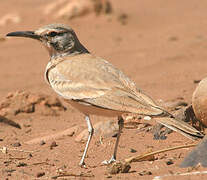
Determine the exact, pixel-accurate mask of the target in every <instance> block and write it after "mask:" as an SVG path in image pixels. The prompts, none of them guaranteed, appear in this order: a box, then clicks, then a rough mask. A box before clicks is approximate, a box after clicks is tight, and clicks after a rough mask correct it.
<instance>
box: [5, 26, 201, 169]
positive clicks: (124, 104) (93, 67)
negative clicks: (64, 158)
mask: <svg viewBox="0 0 207 180" xmlns="http://www.w3.org/2000/svg"><path fill="white" fill-rule="evenodd" d="M7 36H14V37H25V38H32V39H35V40H38V41H40V42H41V43H42V44H43V45H44V46H45V47H46V49H47V50H48V52H49V55H50V60H49V62H48V64H47V66H46V70H45V80H46V81H47V83H48V84H49V85H50V87H51V88H52V89H53V90H54V91H55V92H56V93H57V94H58V95H59V96H61V97H62V98H63V99H64V100H65V101H67V102H68V103H69V104H71V105H72V106H73V107H75V108H77V109H78V110H79V111H80V112H82V113H83V114H84V115H85V121H86V123H87V127H88V133H89V134H88V138H87V142H86V145H85V149H84V152H83V155H82V158H81V160H80V163H79V165H80V166H81V167H85V166H86V164H85V157H86V154H87V151H88V147H89V144H90V141H91V138H92V136H93V133H94V129H93V126H92V123H91V119H90V115H92V114H95V115H100V116H106V117H117V118H118V125H119V130H118V133H117V138H116V142H115V147H114V151H113V155H112V157H111V159H110V160H108V161H104V162H105V164H110V163H113V162H115V161H116V156H117V149H118V144H119V140H120V136H121V132H122V129H123V126H124V119H123V115H124V114H126V113H134V114H139V115H144V116H150V117H152V118H153V117H154V118H156V121H157V122H158V123H160V124H162V125H164V126H166V127H168V128H170V129H172V130H174V131H177V132H179V133H181V134H183V135H184V136H186V137H188V138H191V139H196V138H202V137H203V134H202V133H201V132H199V131H198V130H196V129H195V128H194V127H192V126H190V125H189V124H187V123H185V122H184V121H182V120H179V119H176V118H174V116H173V115H172V114H170V113H169V112H167V111H166V110H164V109H163V108H162V107H160V106H158V105H157V104H156V102H155V101H154V100H153V99H152V98H151V97H150V96H148V95H147V94H145V93H144V92H143V91H142V90H141V89H140V88H138V86H137V85H136V84H135V83H134V82H133V81H132V80H131V79H130V78H128V77H127V75H125V74H124V73H123V72H122V71H120V70H119V69H118V68H116V67H115V66H113V65H112V64H111V63H110V62H108V61H106V60H105V59H103V58H101V57H98V56H96V55H94V54H92V53H90V52H89V51H88V50H87V49H86V48H85V47H84V45H82V44H81V42H80V41H79V39H78V37H77V35H76V33H75V31H74V30H73V29H72V28H71V27H69V26H67V25H63V24H49V25H45V26H43V27H40V28H39V29H37V30H35V31H15V32H10V33H8V34H7Z"/></svg>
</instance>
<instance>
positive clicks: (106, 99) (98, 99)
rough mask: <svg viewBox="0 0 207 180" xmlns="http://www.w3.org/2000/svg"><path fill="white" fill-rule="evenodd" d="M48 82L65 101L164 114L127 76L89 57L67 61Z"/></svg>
mask: <svg viewBox="0 0 207 180" xmlns="http://www.w3.org/2000/svg"><path fill="white" fill-rule="evenodd" d="M48 79H49V82H50V84H51V86H52V88H53V89H54V90H55V91H56V92H57V93H58V94H59V95H61V96H63V97H64V98H66V99H72V100H78V101H82V102H84V103H89V104H91V105H95V106H98V107H102V108H107V109H112V110H118V111H123V112H132V113H138V114H145V115H158V114H162V113H163V110H161V109H160V108H159V107H158V106H157V105H156V104H155V103H154V101H153V100H152V99H151V98H150V97H148V96H147V95H145V94H144V93H143V92H141V91H140V90H139V89H138V88H137V87H136V85H135V83H133V82H132V81H131V80H130V79H129V78H128V77H127V76H126V75H124V74H123V73H122V72H121V71H119V70H118V69H116V68H115V67H114V66H113V65H111V64H110V63H108V62H107V61H105V60H103V59H101V58H98V57H94V56H92V55H90V54H88V55H82V56H81V55H79V56H76V57H75V58H72V59H71V58H65V59H64V60H63V61H62V62H61V63H59V64H57V65H56V66H55V68H52V69H51V70H50V71H49V73H48Z"/></svg>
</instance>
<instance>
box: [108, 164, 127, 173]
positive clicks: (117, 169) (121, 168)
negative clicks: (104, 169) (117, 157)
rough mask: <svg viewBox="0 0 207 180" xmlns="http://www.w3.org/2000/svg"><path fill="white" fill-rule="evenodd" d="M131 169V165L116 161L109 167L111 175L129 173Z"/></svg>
mask: <svg viewBox="0 0 207 180" xmlns="http://www.w3.org/2000/svg"><path fill="white" fill-rule="evenodd" d="M130 169H131V166H130V164H129V163H125V162H119V161H116V162H114V163H112V164H109V166H108V172H109V174H118V173H128V172H129V170H130Z"/></svg>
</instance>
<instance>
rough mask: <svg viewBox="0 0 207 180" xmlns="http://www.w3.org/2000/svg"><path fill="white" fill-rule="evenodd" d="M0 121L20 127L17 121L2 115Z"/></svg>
mask: <svg viewBox="0 0 207 180" xmlns="http://www.w3.org/2000/svg"><path fill="white" fill-rule="evenodd" d="M0 123H3V124H7V125H10V126H13V127H15V128H18V129H21V126H20V125H19V124H18V123H16V122H14V121H12V120H10V119H8V118H6V117H4V116H0Z"/></svg>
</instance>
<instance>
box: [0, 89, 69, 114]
mask: <svg viewBox="0 0 207 180" xmlns="http://www.w3.org/2000/svg"><path fill="white" fill-rule="evenodd" d="M64 110H66V108H65V107H64V106H63V105H62V103H61V102H60V100H59V99H58V98H56V97H52V96H48V95H45V94H34V93H30V92H25V91H17V92H14V93H9V94H8V95H7V96H6V97H5V98H4V99H3V101H1V102H0V115H2V116H16V115H18V114H20V113H34V112H35V113H38V114H40V115H44V116H49V115H51V116H54V115H58V112H59V111H64Z"/></svg>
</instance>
